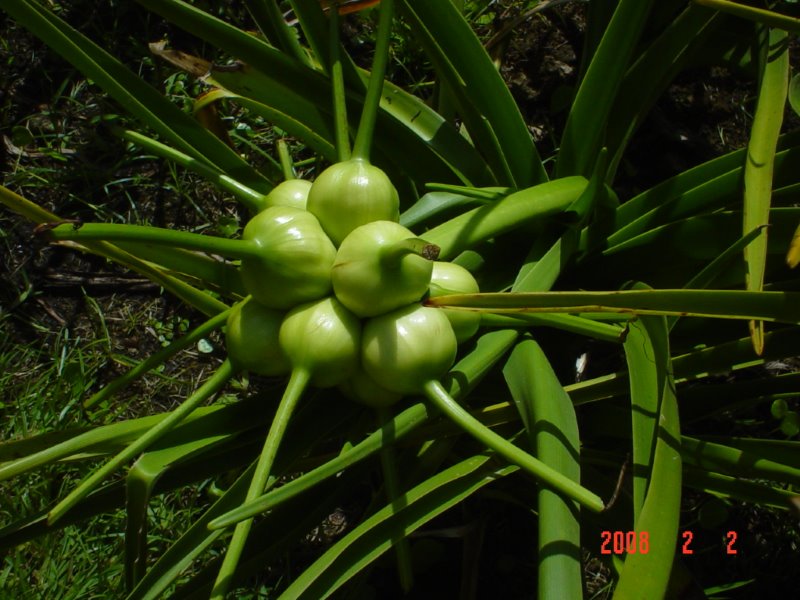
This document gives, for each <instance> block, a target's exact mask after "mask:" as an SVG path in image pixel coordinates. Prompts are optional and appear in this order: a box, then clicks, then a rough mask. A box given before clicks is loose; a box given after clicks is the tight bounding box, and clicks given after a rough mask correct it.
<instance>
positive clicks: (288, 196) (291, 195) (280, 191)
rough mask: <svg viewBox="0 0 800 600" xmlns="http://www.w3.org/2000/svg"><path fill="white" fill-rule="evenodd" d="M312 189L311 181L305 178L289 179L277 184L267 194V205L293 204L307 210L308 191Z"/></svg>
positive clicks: (293, 206)
mask: <svg viewBox="0 0 800 600" xmlns="http://www.w3.org/2000/svg"><path fill="white" fill-rule="evenodd" d="M310 189H311V182H310V181H306V180H305V179H287V180H286V181H283V182H281V183H279V184H278V185H276V186H275V187H274V188H273V189H272V191H271V192H270V193H269V194H267V198H266V200H267V207H270V206H291V207H292V208H299V209H300V210H306V201H307V200H308V192H309V190H310Z"/></svg>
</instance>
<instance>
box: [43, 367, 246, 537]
mask: <svg viewBox="0 0 800 600" xmlns="http://www.w3.org/2000/svg"><path fill="white" fill-rule="evenodd" d="M233 374H234V370H233V366H232V365H231V363H230V361H229V360H226V361H225V362H223V363H222V364H221V365H220V366H219V368H218V369H217V370H216V371H215V372H214V374H213V375H212V376H211V377H209V378H208V379H207V380H206V382H205V383H204V384H203V385H201V386H200V387H199V388H198V389H197V391H195V393H194V394H192V395H191V396H189V397H188V398H187V399H186V401H185V402H184V403H183V404H181V405H180V406H179V407H178V408H176V409H175V410H174V411H172V412H171V413H170V415H169V416H168V417H166V418H164V419H163V420H161V421H159V423H158V424H157V425H155V426H154V427H153V428H152V429H150V430H149V431H148V432H147V433H145V434H144V435H142V436H141V437H140V438H138V439H137V440H136V441H135V442H133V443H132V444H131V445H130V446H128V447H127V448H125V449H124V450H123V451H121V452H120V453H119V454H117V455H116V456H115V457H114V458H112V459H111V460H110V461H108V462H107V463H106V464H104V465H103V466H102V467H100V468H99V469H97V470H96V471H94V472H93V473H92V474H91V475H89V476H88V477H86V478H85V479H84V480H83V481H81V483H80V484H79V485H78V487H76V488H75V489H74V490H72V492H70V493H69V494H68V495H67V497H66V498H64V499H63V500H62V501H61V502H59V503H58V504H57V505H56V506H55V508H53V510H51V511H50V513H49V514H48V515H47V523H48V525H53V524H54V523H55V522H56V521H58V520H59V519H60V518H61V517H63V516H64V515H65V514H66V513H67V512H68V511H69V510H70V509H71V508H72V507H74V506H75V505H76V504H77V503H78V502H80V501H81V500H82V499H83V498H85V497H86V496H87V495H88V494H89V493H90V492H92V490H94V489H95V488H96V487H97V486H98V485H99V484H100V482H101V481H102V480H103V479H105V478H106V477H108V476H109V475H110V474H111V473H113V472H114V471H116V470H117V469H118V468H120V467H121V466H122V465H123V464H125V463H126V462H128V461H129V460H131V459H132V458H134V457H135V456H136V455H138V454H140V453H141V452H143V451H144V450H146V449H147V448H149V447H150V446H151V445H152V444H153V443H154V442H155V441H156V440H158V439H159V438H161V437H162V436H163V435H164V434H166V433H167V432H168V431H170V430H172V429H173V428H174V427H175V426H176V425H177V424H178V423H180V422H181V421H182V420H183V419H185V418H186V417H187V416H189V414H190V413H191V412H192V411H194V409H195V408H197V407H198V406H199V405H200V403H202V402H204V401H205V400H206V399H208V398H209V397H210V396H213V395H214V394H216V393H217V392H218V391H219V390H220V389H222V386H224V385H225V384H226V383H227V382H228V380H229V379H230V378H231V377H232V376H233Z"/></svg>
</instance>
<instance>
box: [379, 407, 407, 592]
mask: <svg viewBox="0 0 800 600" xmlns="http://www.w3.org/2000/svg"><path fill="white" fill-rule="evenodd" d="M377 413H378V427H380V430H381V434H382V439H381V452H380V454H381V470H382V471H383V485H384V488H385V489H386V499H387V500H388V501H389V503H390V504H391V506H392V511H393V512H395V513H398V512H400V511H401V510H403V508H405V506H406V503H405V502H404V501H403V497H402V491H401V489H400V476H399V473H398V469H397V461H396V457H395V453H394V448H393V447H392V444H394V443H395V441H396V435H395V431H394V427H391V424H392V414H391V412H390V411H389V409H388V408H387V407H385V406H382V407H380V408H378V409H377ZM392 543H393V545H394V548H395V553H396V557H397V573H398V577H399V578H400V587H401V588H402V589H403V593H405V594H406V595H407V594H408V593H409V592H410V591H411V588H412V587H413V586H414V569H413V567H412V565H411V546H410V545H409V543H408V538H407V537H406V536H403V535H401V536H398V537H397V538H396V539H392Z"/></svg>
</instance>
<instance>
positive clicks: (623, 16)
mask: <svg viewBox="0 0 800 600" xmlns="http://www.w3.org/2000/svg"><path fill="white" fill-rule="evenodd" d="M652 4H653V0H620V1H619V3H618V4H617V9H616V10H615V11H614V16H613V17H612V18H611V22H610V23H609V25H608V28H607V29H606V32H605V34H604V35H603V39H602V40H601V41H600V45H599V46H598V48H597V51H596V52H595V54H594V57H593V58H592V62H591V64H590V65H589V68H588V69H587V71H586V76H585V77H584V78H583V81H582V82H581V86H580V88H579V89H578V93H577V95H576V97H575V101H574V102H573V103H572V109H571V110H570V113H569V117H568V118H567V124H566V125H565V127H564V134H563V135H562V136H561V149H560V150H559V153H558V162H557V163H556V175H557V176H558V177H564V176H565V175H584V176H586V177H588V176H589V174H590V173H591V170H592V168H593V167H594V163H595V161H596V160H597V155H598V153H599V152H600V148H601V146H602V140H603V134H604V132H605V128H606V124H607V122H608V115H609V113H610V111H611V107H612V106H613V104H614V100H615V99H616V96H617V90H618V89H619V85H620V83H621V81H622V78H623V77H624V75H625V72H626V71H627V69H628V66H629V65H630V62H631V57H632V56H633V50H634V47H635V46H636V44H637V43H638V41H639V37H640V36H641V34H642V30H643V28H644V24H645V21H646V19H647V14H648V12H649V11H650V7H651V6H652Z"/></svg>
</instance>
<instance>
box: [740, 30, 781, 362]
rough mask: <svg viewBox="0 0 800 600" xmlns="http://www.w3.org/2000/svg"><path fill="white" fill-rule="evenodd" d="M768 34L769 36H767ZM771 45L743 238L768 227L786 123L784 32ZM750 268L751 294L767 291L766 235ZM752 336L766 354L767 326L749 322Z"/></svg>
mask: <svg viewBox="0 0 800 600" xmlns="http://www.w3.org/2000/svg"><path fill="white" fill-rule="evenodd" d="M765 33H767V32H765ZM768 38H769V45H768V47H767V48H766V49H765V50H766V64H765V65H764V75H763V77H762V78H761V87H760V90H759V94H758V104H757V106H756V114H755V116H754V117H753V127H752V129H751V130H750V141H749V142H748V145H747V162H746V163H745V167H744V223H743V229H744V234H748V233H750V232H751V231H752V230H754V229H758V228H761V227H766V226H767V225H768V224H769V208H770V196H771V194H772V173H773V169H774V164H775V146H776V144H777V142H778V135H779V134H780V130H781V123H782V122H783V108H784V106H785V105H786V94H787V92H788V89H789V46H788V43H787V42H788V36H787V34H786V32H785V31H781V30H779V29H773V30H771V31H769V32H768ZM744 260H745V264H746V265H747V273H746V277H745V284H746V286H747V289H748V290H751V291H761V290H762V289H763V288H764V273H765V271H766V261H767V232H766V231H765V232H764V234H763V235H760V236H759V237H757V238H756V239H755V240H753V241H752V242H750V245H748V246H747V247H746V248H745V249H744ZM750 336H751V338H752V339H753V347H754V348H755V350H756V353H757V354H760V353H762V352H763V351H764V322H763V321H751V322H750Z"/></svg>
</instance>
